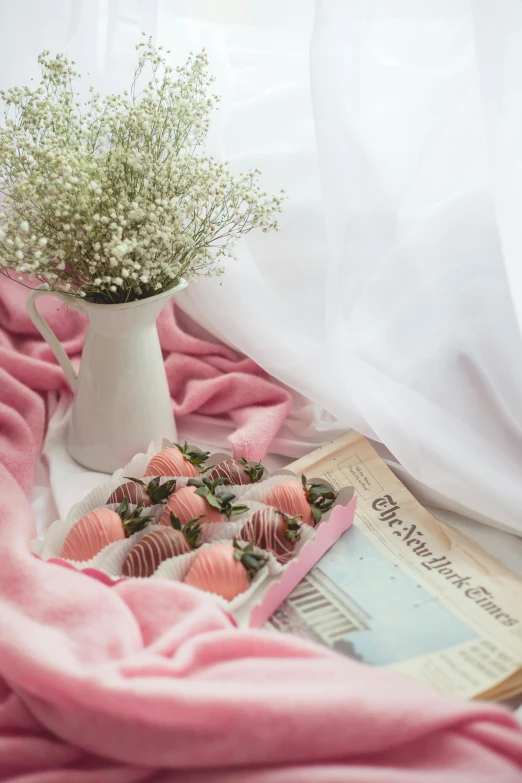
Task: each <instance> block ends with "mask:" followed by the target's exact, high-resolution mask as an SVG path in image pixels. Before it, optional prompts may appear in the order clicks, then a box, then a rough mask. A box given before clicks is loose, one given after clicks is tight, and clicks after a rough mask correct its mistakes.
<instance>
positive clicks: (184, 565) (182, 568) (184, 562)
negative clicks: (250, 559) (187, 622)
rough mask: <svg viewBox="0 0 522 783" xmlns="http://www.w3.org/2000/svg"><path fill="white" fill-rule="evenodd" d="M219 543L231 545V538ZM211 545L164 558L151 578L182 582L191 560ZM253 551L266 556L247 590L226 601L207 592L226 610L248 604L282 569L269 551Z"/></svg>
mask: <svg viewBox="0 0 522 783" xmlns="http://www.w3.org/2000/svg"><path fill="white" fill-rule="evenodd" d="M219 543H220V544H229V545H230V546H233V541H232V540H224V541H220V542H219ZM212 546H216V544H203V545H202V546H201V547H200V548H199V549H195V550H194V551H193V552H189V553H188V554H186V555H178V556H177V557H171V558H169V559H168V560H164V561H163V563H161V565H160V566H159V568H158V569H157V570H156V571H155V572H154V574H153V575H152V577H151V578H152V579H168V580H169V581H174V582H183V580H184V579H185V576H186V575H187V572H188V570H189V568H190V566H191V565H192V563H193V561H194V560H195V559H196V557H197V556H198V554H199V553H200V552H202V551H204V550H205V549H209V548H210V547H212ZM254 552H255V553H256V554H261V555H263V556H264V557H266V558H267V562H266V564H265V565H264V566H263V568H262V569H261V570H260V571H258V573H257V574H256V576H255V578H254V579H253V581H252V582H251V584H250V587H249V588H248V590H245V592H244V593H241V594H240V595H237V596H236V597H235V598H233V599H232V600H231V601H227V600H226V599H225V598H223V597H222V596H220V595H216V594H215V593H209V595H211V596H212V598H213V599H214V600H215V601H216V603H217V604H218V605H219V606H221V607H222V609H224V610H225V611H226V612H235V611H237V610H239V609H241V607H243V606H245V605H246V604H248V603H249V602H250V601H251V600H252V598H254V597H255V594H256V593H257V591H258V590H259V588H260V587H261V586H262V584H263V583H264V581H265V580H266V579H269V578H272V579H275V578H276V577H278V576H279V575H280V574H281V573H282V572H283V570H284V567H283V566H281V565H280V564H279V563H278V562H277V560H276V559H275V557H274V556H273V555H272V554H270V552H264V551H263V550H262V549H259V548H258V547H254Z"/></svg>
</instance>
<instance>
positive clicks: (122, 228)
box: [0, 39, 284, 303]
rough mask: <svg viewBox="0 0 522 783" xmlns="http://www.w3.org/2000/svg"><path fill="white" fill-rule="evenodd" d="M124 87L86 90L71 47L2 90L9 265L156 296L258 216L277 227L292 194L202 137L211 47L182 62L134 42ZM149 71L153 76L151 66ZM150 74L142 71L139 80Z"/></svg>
mask: <svg viewBox="0 0 522 783" xmlns="http://www.w3.org/2000/svg"><path fill="white" fill-rule="evenodd" d="M136 48H137V49H138V51H139V60H138V66H137V68H136V72H135V76H134V81H133V84H132V86H131V89H130V90H129V91H127V90H126V91H125V92H124V93H123V94H122V95H111V96H109V97H106V98H102V97H101V96H100V95H99V94H97V93H95V92H94V91H93V90H92V88H91V93H90V98H89V100H88V101H87V102H86V103H85V104H83V105H82V104H81V103H80V102H79V101H78V100H77V94H76V93H75V92H74V89H73V84H74V80H75V79H76V78H78V77H79V74H78V73H77V72H76V71H75V69H74V65H75V63H74V62H69V61H68V60H67V58H66V57H65V56H64V55H60V54H59V55H57V56H56V57H55V58H54V59H51V58H50V54H49V52H43V53H42V55H41V56H40V58H39V62H40V64H41V66H42V71H43V78H42V82H41V84H40V85H39V86H38V87H37V88H36V89H31V88H29V87H22V88H19V87H16V88H13V89H10V90H7V91H5V92H0V97H1V98H2V99H3V101H4V104H5V123H4V125H3V127H0V192H1V193H3V201H2V203H0V271H2V272H4V273H5V274H7V275H9V276H11V275H12V274H13V273H14V274H15V277H16V278H18V279H20V280H23V279H24V275H28V276H29V278H30V279H38V280H40V281H41V282H42V283H44V284H46V285H47V286H48V287H49V289H51V290H61V291H67V292H69V293H70V294H71V295H73V296H78V297H86V298H87V299H89V300H91V301H95V302H107V303H116V302H127V301H132V300H134V299H141V298H144V297H147V296H152V295H154V294H156V293H159V292H161V291H163V290H164V289H166V288H169V287H170V286H172V285H174V284H175V283H176V281H177V280H178V279H179V278H180V277H184V278H186V279H190V278H193V277H195V276H197V275H215V274H221V273H222V271H223V266H222V262H223V259H224V258H225V257H227V256H233V248H234V244H235V242H236V241H237V239H238V238H239V237H241V235H243V234H246V233H248V232H249V231H251V230H252V229H253V228H256V227H260V228H261V229H262V230H263V231H268V230H269V229H272V228H274V229H278V228H279V225H278V223H277V221H276V220H275V217H274V216H275V213H277V212H281V211H282V203H283V198H284V197H283V196H269V195H268V194H267V193H265V192H263V191H261V189H260V188H259V186H258V185H257V175H258V174H259V173H260V172H259V171H258V170H255V171H252V172H248V173H247V174H245V175H242V176H233V175H232V174H231V173H230V171H229V170H228V167H227V164H226V163H225V164H223V163H220V162H218V161H216V160H214V159H213V158H211V157H208V156H205V155H204V154H203V150H202V144H203V142H204V139H205V136H206V133H207V131H208V128H209V114H210V111H211V109H212V108H213V107H214V106H215V104H216V103H217V101H218V100H219V99H218V98H217V96H215V95H213V96H211V97H209V96H208V88H209V86H210V84H211V83H212V81H213V79H212V77H209V76H208V73H207V65H208V60H207V56H206V54H205V52H204V51H203V52H202V53H201V54H198V55H196V56H193V55H191V56H190V58H189V60H188V62H187V63H186V65H185V66H183V67H178V68H176V70H175V71H174V70H173V68H171V67H170V66H169V65H168V64H167V58H166V55H168V54H170V52H166V53H164V52H163V51H162V47H159V49H155V48H154V47H153V45H152V42H151V40H150V39H149V41H148V42H147V43H145V42H143V43H141V44H138V46H137V47H136ZM147 71H148V72H149V74H150V75H149V77H147V75H146V73H147ZM144 80H145V83H144V84H143V81H144Z"/></svg>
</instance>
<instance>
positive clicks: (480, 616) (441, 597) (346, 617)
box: [269, 431, 522, 698]
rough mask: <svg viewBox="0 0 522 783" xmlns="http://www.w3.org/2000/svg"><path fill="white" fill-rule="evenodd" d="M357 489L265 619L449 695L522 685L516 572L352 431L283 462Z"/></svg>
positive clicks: (520, 595)
mask: <svg viewBox="0 0 522 783" xmlns="http://www.w3.org/2000/svg"><path fill="white" fill-rule="evenodd" d="M289 467H290V468H291V469H292V470H294V471H296V472H297V473H304V474H305V475H307V476H308V477H321V478H325V479H326V480H328V481H329V482H330V483H331V484H333V485H334V486H335V487H336V488H338V489H340V488H341V487H344V486H349V485H351V486H353V487H354V488H355V490H356V493H357V511H356V518H355V523H354V526H353V527H352V528H351V529H350V530H348V531H346V533H344V534H343V536H342V537H341V538H340V539H339V540H338V541H337V543H336V544H335V545H334V547H332V549H331V550H330V551H329V552H327V554H326V555H325V556H324V557H323V558H322V559H321V560H320V561H319V563H318V565H317V566H316V567H315V568H314V569H312V571H311V572H310V573H309V574H308V576H307V577H306V578H305V579H304V580H303V581H302V582H301V583H300V584H299V585H298V587H297V588H296V589H295V590H294V592H293V593H292V594H291V595H290V596H289V598H288V599H287V600H286V601H285V602H284V603H283V604H282V605H281V606H280V607H279V609H278V610H277V611H276V612H275V614H274V615H273V616H272V618H271V619H270V620H269V624H270V625H271V626H272V627H273V628H275V629H277V630H278V631H281V632H288V633H294V634H298V635H300V636H303V637H306V638H310V639H313V640H315V641H317V642H319V643H322V644H325V645H328V646H330V647H332V648H334V649H335V650H337V651H338V652H340V653H343V654H345V655H348V656H349V657H351V658H355V659H357V660H360V661H364V662H366V663H371V664H375V665H377V666H385V667H387V668H389V669H392V670H394V671H396V672H400V673H402V674H404V675H406V676H409V677H413V678H415V679H418V680H421V681H423V682H424V683H426V684H428V685H430V686H432V687H434V688H436V689H438V690H442V691H445V692H447V693H452V694H455V695H458V696H464V697H475V698H476V697H481V698H508V697H510V696H512V695H514V694H516V693H517V692H519V691H521V690H522V669H521V667H522V579H521V578H520V577H519V576H517V575H516V574H514V573H513V572H512V571H510V570H509V569H508V568H506V567H505V566H503V565H502V563H500V562H499V561H498V560H496V559H494V558H492V557H491V556H490V555H488V554H487V553H486V552H485V551H484V550H483V549H481V548H480V547H479V546H478V545H477V544H476V543H475V542H474V541H472V540H471V539H470V538H468V537H467V536H465V535H463V534H462V533H461V532H460V531H458V530H456V529H455V528H453V527H451V526H450V525H448V524H446V523H444V522H441V521H439V520H437V519H435V517H433V516H432V515H431V514H430V513H428V512H427V511H426V510H425V509H424V508H423V507H422V506H421V505H420V504H419V503H418V502H417V501H416V500H415V499H414V498H413V496H412V495H411V494H410V492H409V491H408V490H407V489H406V488H405V487H404V485H403V484H402V483H401V482H400V481H399V480H398V479H397V477H396V476H395V475H394V474H393V473H392V471H391V470H390V469H389V468H388V467H387V466H386V465H385V464H384V462H383V461H382V460H381V459H380V457H379V456H378V455H377V453H376V452H375V451H374V449H373V448H372V447H371V445H370V444H369V443H368V441H367V440H366V439H365V438H364V437H363V436H362V435H359V434H358V433H356V432H353V431H352V432H349V433H348V434H347V435H345V436H343V437H342V438H340V439H339V440H337V441H335V442H334V443H330V444H327V445H326V446H323V447H322V448H320V449H318V450H317V451H314V452H312V453H311V454H309V455H308V456H306V457H304V458H302V459H300V460H298V461H297V462H295V463H293V464H292V465H290V466H289Z"/></svg>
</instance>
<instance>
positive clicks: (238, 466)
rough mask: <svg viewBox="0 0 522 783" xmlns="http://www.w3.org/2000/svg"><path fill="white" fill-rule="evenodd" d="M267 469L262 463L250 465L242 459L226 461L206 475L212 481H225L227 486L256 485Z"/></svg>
mask: <svg viewBox="0 0 522 783" xmlns="http://www.w3.org/2000/svg"><path fill="white" fill-rule="evenodd" d="M265 470H266V468H265V466H264V465H262V464H261V463H260V462H255V463H254V464H252V465H251V464H250V463H249V462H247V461H246V459H245V458H244V457H241V459H226V460H224V461H223V462H220V463H219V464H218V465H215V466H214V467H213V468H210V469H209V470H208V472H207V473H206V476H207V478H209V479H210V480H211V481H213V480H214V479H217V478H223V479H225V481H224V483H225V484H254V483H255V482H256V481H260V479H261V478H262V477H263V473H264V472H265Z"/></svg>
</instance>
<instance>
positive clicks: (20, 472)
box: [0, 287, 522, 783]
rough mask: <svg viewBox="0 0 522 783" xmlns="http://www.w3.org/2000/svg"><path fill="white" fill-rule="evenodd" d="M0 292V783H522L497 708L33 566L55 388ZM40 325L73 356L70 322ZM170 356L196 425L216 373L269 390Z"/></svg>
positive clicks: (182, 605)
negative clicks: (178, 367) (197, 405)
mask: <svg viewBox="0 0 522 783" xmlns="http://www.w3.org/2000/svg"><path fill="white" fill-rule="evenodd" d="M0 292H1V298H0V320H1V323H2V324H3V331H2V332H0V366H1V370H0V437H1V441H0V447H1V451H0V455H1V457H0V492H1V502H0V553H1V554H0V781H10V782H14V783H91V781H92V783H133V782H134V781H136V782H138V781H139V782H140V783H141V782H142V781H143V782H145V781H147V783H149V782H150V783H152V782H154V783H167V782H168V783H170V782H172V783H174V781H176V783H178V782H179V783H225V782H226V783H261V782H262V783H301V782H302V783H319V782H320V783H337V782H339V783H340V782H341V781H342V782H343V783H345V781H347V782H348V783H381V781H382V783H410V782H411V783H435V782H437V783H439V781H440V783H483V782H484V783H485V782H486V781H488V782H489V781H495V783H512V782H514V781H519V780H522V734H521V732H520V730H519V728H518V725H517V724H516V722H515V721H514V719H513V718H512V716H511V715H509V713H508V712H506V711H504V710H502V709H500V708H498V707H495V706H493V705H488V704H469V703H465V702H461V701H457V700H453V699H449V698H447V697H445V696H443V695H441V694H437V693H435V692H432V691H429V690H427V689H425V688H423V687H421V686H420V685H418V684H416V683H414V682H410V681H407V680H404V679H402V678H399V677H396V676H394V675H391V674H390V673H388V672H386V671H384V670H378V669H373V668H369V667H366V666H363V665H361V664H357V663H355V662H352V661H349V660H348V659H345V658H341V657H340V656H337V655H334V654H332V653H330V652H329V651H327V650H326V649H323V648H321V647H314V646H311V645H306V644H304V643H301V642H299V641H297V640H295V639H292V638H286V637H283V636H280V635H277V634H272V633H268V632H260V631H257V632H248V631H239V630H237V629H236V628H235V627H234V625H233V622H232V621H231V620H230V618H228V617H227V616H226V615H225V614H223V613H222V612H221V611H220V610H218V609H217V608H216V607H215V605H214V604H213V603H212V601H211V599H210V598H209V597H207V596H205V595H204V594H201V593H199V592H197V591H195V590H192V589H190V588H188V587H185V586H183V585H176V584H168V583H163V582H152V581H149V582H146V581H145V582H122V583H119V584H118V585H116V586H115V587H113V588H110V587H107V586H105V585H104V584H102V583H101V582H99V581H97V580H95V579H92V578H89V577H87V576H84V575H82V574H79V573H76V572H75V571H73V570H71V569H69V568H64V567H63V566H60V565H57V564H53V563H45V562H43V561H40V560H39V559H37V558H35V557H33V556H32V555H31V554H30V553H29V551H28V547H27V544H28V541H29V539H30V538H31V536H32V535H33V523H32V519H31V511H30V506H29V502H28V499H27V498H28V494H29V492H30V488H31V483H32V476H33V470H34V465H35V460H36V459H37V456H38V453H39V449H40V445H41V440H42V436H43V430H44V423H45V406H44V403H43V400H42V397H41V396H40V392H41V391H43V390H45V389H48V388H60V386H61V384H62V376H61V373H60V371H59V370H58V369H57V367H56V366H55V365H54V364H53V363H52V362H51V361H50V356H49V355H48V352H47V349H46V348H45V347H44V346H43V345H42V344H41V343H40V342H39V341H38V340H37V339H35V335H34V333H33V332H32V330H31V329H30V326H29V324H28V323H27V319H26V318H25V317H24V315H23V312H21V309H20V308H21V307H22V304H23V303H22V300H21V297H19V296H18V293H17V292H15V293H14V294H13V293H12V289H11V288H5V287H2V288H1V289H0ZM6 292H7V293H6ZM50 301H52V300H50ZM51 315H52V316H53V317H55V318H56V323H54V324H53V325H54V327H55V328H56V330H57V331H59V332H60V336H61V338H62V339H63V341H64V343H65V344H66V345H68V347H69V348H70V350H71V352H72V353H74V354H76V353H77V351H78V350H79V347H80V345H81V337H82V334H83V325H82V324H81V322H80V321H79V319H78V317H77V316H76V315H75V314H67V315H64V314H63V313H62V314H60V315H59V316H58V314H56V315H54V313H51ZM7 326H9V328H6V327H7ZM176 329H177V327H176V326H175V323H174V320H173V317H172V319H169V320H166V321H164V322H163V324H162V341H163V345H164V347H166V350H173V349H174V347H175V345H176V340H177V332H176ZM179 340H180V346H181V351H183V350H186V351H187V352H189V351H190V354H189V355H190V356H191V357H192V359H194V357H196V356H199V357H200V358H198V359H197V361H198V362H200V363H201V365H202V367H201V368H200V369H199V370H198V372H197V373H196V375H197V380H193V379H191V378H190V377H189V375H188V374H187V376H186V377H185V380H184V381H183V383H182V384H181V386H180V387H179V388H176V389H173V391H174V393H175V395H176V400H177V401H178V405H179V407H180V409H183V405H187V406H188V407H190V405H191V402H190V400H191V394H195V393H196V392H194V391H193V389H194V386H193V385H192V384H195V385H196V388H197V384H199V383H201V385H202V386H201V387H202V388H203V386H204V384H206V383H207V382H212V383H213V385H214V390H213V392H212V393H210V394H208V396H207V397H206V401H205V403H204V404H203V405H204V406H205V410H206V411H207V412H208V413H215V412H220V413H224V412H228V413H230V411H231V408H230V407H229V408H228V409H227V411H225V410H224V406H225V405H226V401H227V395H228V394H229V393H232V392H233V391H234V390H236V392H237V387H236V385H235V383H230V380H229V376H230V375H231V374H232V375H233V374H234V373H238V374H241V375H248V376H249V377H250V378H258V379H260V380H261V381H262V382H263V384H269V382H268V380H267V379H266V378H264V377H263V376H262V375H258V373H259V371H258V370H257V369H256V368H255V367H254V366H253V365H252V364H251V363H250V362H248V361H246V362H245V361H242V362H238V361H237V360H236V359H235V358H234V357H233V356H232V355H231V354H230V352H229V351H228V349H221V348H216V347H215V346H210V345H209V346H207V348H204V347H203V346H202V345H201V341H199V340H195V339H194V338H191V337H190V336H189V335H185V334H184V333H182V334H181V335H180V337H179ZM206 350H208V351H209V355H211V357H212V358H208V357H207V354H206V353H205V351H206ZM198 351H200V353H199V354H198ZM210 352H212V353H211V354H210ZM169 361H170V362H171V363H172V362H175V363H176V362H179V358H177V357H175V358H174V359H172V354H170V356H169V357H167V363H169ZM227 363H228V364H227ZM238 364H240V365H241V369H240V370H238V367H237V365H238ZM193 366H194V367H196V365H193ZM198 366H199V365H198ZM209 367H210V368H211V369H212V370H215V371H216V374H213V373H212V372H210V370H209V369H208V368H209ZM216 379H217V380H218V381H219V384H216V383H215V381H216ZM244 383H245V387H244V389H243V392H244V390H245V389H250V386H248V383H247V381H245V382H244ZM220 384H223V385H222V386H221V385H220ZM252 384H253V386H256V384H254V382H253V381H252ZM256 388H258V387H256ZM263 388H265V389H267V388H268V387H266V386H264V387H263ZM198 394H199V391H198ZM238 395H239V393H238ZM202 396H203V395H201V394H200V396H199V399H202ZM239 399H242V400H244V397H243V396H241V395H239V396H238V397H233V400H235V401H236V402H237V401H238V400H239ZM261 399H262V402H261ZM278 399H279V402H277V400H278ZM207 404H208V407H206V406H207ZM277 404H281V405H283V404H286V403H285V401H284V400H283V399H282V398H277V395H276V391H270V394H269V393H268V391H267V395H266V396H264V394H261V393H260V392H259V391H256V393H254V392H252V396H251V397H250V398H249V403H248V404H246V405H243V406H238V407H237V408H236V409H234V415H235V416H236V421H237V423H238V424H239V427H240V431H241V429H242V428H244V430H245V433H244V435H241V438H243V437H245V439H248V437H249V434H248V427H249V426H250V425H251V420H252V418H253V417H254V416H258V415H260V411H261V410H263V406H267V405H268V406H269V407H268V410H270V407H276V406H277ZM251 408H252V409H253V410H251ZM249 422H250V424H249ZM258 425H259V422H257V423H256V427H258ZM250 431H251V432H252V431H253V429H251V430H250Z"/></svg>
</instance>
